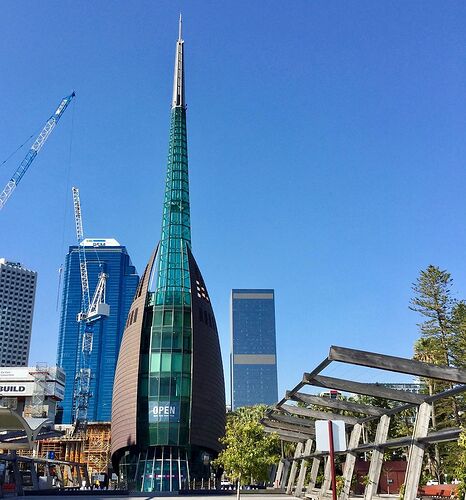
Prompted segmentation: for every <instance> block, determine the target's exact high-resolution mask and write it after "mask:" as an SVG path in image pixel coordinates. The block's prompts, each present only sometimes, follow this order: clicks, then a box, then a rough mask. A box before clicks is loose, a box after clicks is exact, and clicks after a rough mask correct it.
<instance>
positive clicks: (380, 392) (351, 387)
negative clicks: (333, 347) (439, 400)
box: [303, 373, 425, 405]
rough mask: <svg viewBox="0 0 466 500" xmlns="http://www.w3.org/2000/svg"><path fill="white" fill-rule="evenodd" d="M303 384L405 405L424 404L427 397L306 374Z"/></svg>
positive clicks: (374, 385)
mask: <svg viewBox="0 0 466 500" xmlns="http://www.w3.org/2000/svg"><path fill="white" fill-rule="evenodd" d="M303 382H305V383H306V384H309V385H314V386H318V387H323V388H326V389H336V390H338V391H344V392H352V393H354V394H364V395H366V396H372V397H375V398H382V399H388V400H391V401H402V402H404V403H414V404H417V405H420V404H422V403H423V402H424V400H425V396H423V395H420V394H415V393H413V392H408V391H401V390H397V389H389V388H388V387H385V386H383V385H381V384H366V383H362V382H353V381H350V380H343V379H339V378H333V377H323V376H322V375H316V376H314V377H310V376H309V374H308V373H305V374H304V376H303Z"/></svg>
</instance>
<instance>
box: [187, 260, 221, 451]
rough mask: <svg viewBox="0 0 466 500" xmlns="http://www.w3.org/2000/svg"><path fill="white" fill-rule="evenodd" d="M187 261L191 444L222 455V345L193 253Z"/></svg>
mask: <svg viewBox="0 0 466 500" xmlns="http://www.w3.org/2000/svg"><path fill="white" fill-rule="evenodd" d="M188 258H189V270H190V277H191V291H192V308H193V309H192V319H193V346H192V347H193V361H192V363H193V365H192V406H191V434H190V436H191V437H190V443H191V445H195V446H200V447H202V448H208V449H211V450H213V451H216V452H219V451H220V449H221V445H220V443H219V441H218V439H219V438H220V437H221V436H223V435H224V433H225V418H226V417H225V382H224V378H223V364H222V356H221V352H220V343H219V339H218V332H217V326H216V323H215V317H214V313H213V310H212V306H211V303H210V300H207V298H204V297H203V296H202V291H203V290H204V291H205V295H206V296H207V297H208V294H207V289H206V287H205V283H204V279H203V278H202V275H201V272H200V271H199V268H198V266H197V264H196V261H195V260H194V257H193V255H192V253H191V252H190V251H189V252H188ZM198 288H200V289H201V293H198ZM199 295H201V297H199ZM209 315H210V318H209ZM201 317H202V320H201ZM206 318H207V321H206Z"/></svg>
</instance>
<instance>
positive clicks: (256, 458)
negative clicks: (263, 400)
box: [214, 405, 280, 484]
mask: <svg viewBox="0 0 466 500" xmlns="http://www.w3.org/2000/svg"><path fill="white" fill-rule="evenodd" d="M266 409H267V407H266V406H265V405H258V406H253V407H250V408H239V409H238V410H237V411H235V412H234V413H231V414H230V415H229V416H228V419H227V425H226V432H225V436H224V437H223V438H222V439H221V442H222V443H223V444H224V445H225V448H224V449H223V451H221V452H220V454H219V456H218V458H217V459H216V460H215V462H214V466H222V467H223V469H224V470H225V473H226V475H227V476H228V477H229V478H230V479H231V480H233V481H236V480H237V481H239V482H240V483H241V484H246V483H249V482H250V481H251V480H253V481H258V482H260V481H266V480H267V479H268V471H269V467H270V466H271V465H272V464H276V463H277V462H278V460H279V459H280V455H279V451H280V439H279V437H278V435H277V434H267V433H266V432H265V431H264V428H263V426H262V424H261V423H260V420H261V418H263V417H264V414H265V410H266Z"/></svg>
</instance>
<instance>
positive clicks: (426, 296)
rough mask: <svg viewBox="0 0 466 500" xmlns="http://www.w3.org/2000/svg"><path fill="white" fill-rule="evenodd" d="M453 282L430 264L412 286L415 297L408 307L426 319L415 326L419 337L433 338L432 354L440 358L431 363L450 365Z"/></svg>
mask: <svg viewBox="0 0 466 500" xmlns="http://www.w3.org/2000/svg"><path fill="white" fill-rule="evenodd" d="M452 283H453V280H452V278H451V275H450V273H449V272H447V271H442V270H441V269H440V268H439V267H437V266H432V265H430V266H429V267H428V268H427V269H426V270H425V271H421V272H420V274H419V277H418V279H417V281H416V283H414V284H413V291H414V293H415V296H414V297H413V298H412V299H411V303H410V306H409V308H410V309H411V310H412V311H416V312H418V313H420V314H422V316H424V317H425V318H426V319H425V321H423V322H422V323H420V324H419V328H420V331H421V334H422V336H423V337H424V338H425V339H433V341H434V342H432V343H431V344H430V345H431V346H432V347H434V346H435V351H433V353H432V354H435V355H436V357H437V355H438V356H439V357H440V358H438V359H435V361H434V362H436V363H442V364H444V365H447V366H450V345H451V337H452V307H453V304H454V301H453V299H452V297H451V289H450V288H451V285H452Z"/></svg>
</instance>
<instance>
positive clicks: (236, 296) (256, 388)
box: [230, 289, 278, 410]
mask: <svg viewBox="0 0 466 500" xmlns="http://www.w3.org/2000/svg"><path fill="white" fill-rule="evenodd" d="M230 370H231V405H232V408H233V410H235V409H236V408H240V407H241V406H253V405H256V404H260V403H264V404H267V405H270V404H273V403H276V402H277V400H278V387H277V350H276V340H275V293H274V291H273V290H245V289H242V290H232V292H231V353H230Z"/></svg>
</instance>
